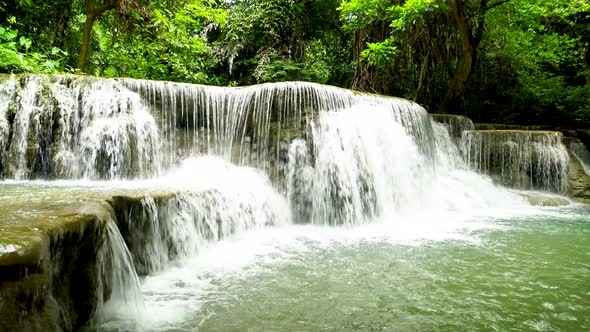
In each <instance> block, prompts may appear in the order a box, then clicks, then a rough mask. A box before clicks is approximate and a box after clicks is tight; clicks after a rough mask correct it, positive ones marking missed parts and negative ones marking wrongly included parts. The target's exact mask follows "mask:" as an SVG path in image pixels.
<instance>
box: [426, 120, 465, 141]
mask: <svg viewBox="0 0 590 332" xmlns="http://www.w3.org/2000/svg"><path fill="white" fill-rule="evenodd" d="M430 116H431V117H432V119H433V120H434V121H436V122H438V123H442V124H444V125H445V126H447V128H448V130H449V133H450V134H451V137H453V138H454V139H457V140H459V141H460V140H461V137H463V133H464V132H466V131H468V130H474V129H475V125H474V124H473V121H471V119H470V118H468V117H466V116H461V115H454V114H431V115H430Z"/></svg>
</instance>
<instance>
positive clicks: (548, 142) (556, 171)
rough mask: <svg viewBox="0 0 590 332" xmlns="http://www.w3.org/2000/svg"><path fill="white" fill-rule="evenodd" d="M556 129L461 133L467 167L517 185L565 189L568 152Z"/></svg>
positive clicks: (527, 187)
mask: <svg viewBox="0 0 590 332" xmlns="http://www.w3.org/2000/svg"><path fill="white" fill-rule="evenodd" d="M561 138H562V134H561V133H558V132H541V131H517V130H474V131H468V132H466V133H465V135H464V138H463V144H464V146H463V149H464V150H463V151H464V153H465V158H466V160H467V162H468V165H469V168H470V169H472V170H475V171H478V172H483V173H485V174H489V175H491V176H492V177H494V178H495V179H496V180H497V181H499V182H500V183H502V184H504V185H507V186H511V187H515V188H521V189H539V190H547V191H553V192H557V193H565V192H566V190H567V181H568V177H567V171H568V162H569V159H568V154H567V151H566V149H565V147H564V146H563V144H562V142H561Z"/></svg>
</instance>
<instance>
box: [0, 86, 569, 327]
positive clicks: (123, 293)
mask: <svg viewBox="0 0 590 332" xmlns="http://www.w3.org/2000/svg"><path fill="white" fill-rule="evenodd" d="M9 109H10V110H15V112H12V111H10V112H9V111H7V110H9ZM11 112H12V113H13V114H11ZM434 119H435V120H437V122H435V121H433V120H432V119H431V117H430V116H429V115H428V114H427V112H426V111H425V109H424V108H422V107H420V106H419V105H417V104H415V103H413V102H410V101H406V100H402V99H397V98H389V97H380V96H374V95H367V94H359V93H355V92H352V91H350V90H344V89H340V88H335V87H328V86H323V85H319V84H313V83H304V82H287V83H276V84H264V85H260V86H253V87H245V88H221V87H206V86H200V85H191V84H179V83H170V82H153V81H143V80H133V79H115V80H112V79H110V80H104V79H96V78H84V77H75V76H31V75H29V76H26V75H25V76H22V77H11V78H9V79H6V80H4V81H3V82H2V83H0V154H1V156H0V166H1V167H2V168H3V170H4V171H3V172H4V173H3V174H4V176H5V177H6V178H12V179H21V180H26V179H32V178H42V179H55V178H63V179H74V180H79V179H84V180H85V181H65V182H59V183H60V185H64V186H86V187H87V189H85V190H87V191H89V192H92V193H93V194H92V197H93V199H96V198H95V196H98V197H99V198H100V199H101V200H102V201H108V202H109V203H110V204H111V206H112V208H113V210H114V216H115V218H113V220H112V221H109V222H108V223H106V225H107V228H106V231H105V232H106V234H107V235H106V240H104V242H103V243H104V245H103V246H101V247H99V248H98V253H99V260H98V261H99V262H98V263H97V264H98V265H97V268H98V269H99V270H100V271H101V274H103V275H105V276H106V279H105V280H110V283H109V284H108V285H106V284H105V285H104V287H105V288H109V289H108V290H106V289H105V290H99V291H100V292H104V291H106V293H109V292H110V294H111V295H110V297H109V300H108V303H100V305H99V311H98V314H97V321H96V322H95V323H96V325H94V327H96V328H97V329H102V328H105V329H107V330H109V329H110V328H111V327H112V326H114V327H112V329H115V330H116V329H120V325H117V324H119V323H121V322H120V321H124V320H129V319H131V320H138V321H141V320H143V319H146V320H147V321H149V322H151V321H152V320H154V317H151V316H158V314H159V311H158V310H159V309H160V308H163V309H164V310H163V312H165V313H166V314H170V315H171V316H174V314H175V313H176V312H177V311H178V312H182V313H183V314H185V313H186V312H189V311H191V310H192V311H198V310H200V307H199V305H200V303H201V302H199V301H205V302H206V301H207V299H205V300H203V299H202V298H201V297H199V296H200V295H199V292H198V291H197V290H196V288H198V287H202V285H201V283H203V284H207V287H214V286H215V285H219V284H220V282H219V280H218V279H216V278H218V276H219V273H218V271H214V272H211V270H210V269H209V266H210V265H214V266H216V267H219V266H221V267H219V270H222V273H225V269H226V266H225V265H224V264H225V262H224V261H219V260H218V259H217V258H216V256H214V254H211V252H214V253H215V252H216V248H220V247H221V248H223V246H224V245H227V246H229V247H231V246H232V243H235V242H236V241H237V242H239V241H244V239H243V238H241V236H242V235H243V234H262V235H261V238H263V237H265V236H266V235H268V234H271V235H272V234H273V233H272V230H273V229H278V230H277V232H278V233H280V230H281V229H286V231H285V232H286V233H289V234H287V235H281V236H279V238H281V239H283V238H288V239H290V238H289V237H290V236H291V237H296V238H297V239H296V241H295V242H298V241H302V242H304V243H305V241H308V240H309V238H310V237H311V238H313V236H315V234H316V233H317V234H319V235H318V236H320V237H321V236H323V235H325V234H326V233H328V232H331V230H328V229H327V228H326V227H321V226H316V225H346V226H349V227H338V228H336V232H344V233H345V232H346V231H347V230H349V229H354V228H351V227H350V226H351V225H355V227H362V226H372V225H377V226H378V227H379V225H388V227H389V225H397V226H399V225H412V224H413V223H417V226H415V227H413V228H412V227H409V230H408V229H404V228H394V229H393V231H392V230H391V229H389V228H384V230H385V231H386V233H388V232H389V233H396V232H399V233H400V234H402V235H403V234H406V235H407V234H408V232H409V234H415V233H420V234H422V232H426V233H428V232H427V231H426V229H428V230H430V233H429V234H430V235H432V236H433V237H435V238H440V237H444V236H442V235H441V234H447V233H446V232H448V229H446V228H445V227H446V226H445V225H446V224H445V221H448V219H452V218H455V217H456V218H459V217H457V216H460V217H461V218H465V217H464V216H465V215H468V216H481V215H484V216H485V214H486V213H487V212H488V211H495V210H494V209H496V210H498V209H508V210H510V209H512V208H516V209H515V210H519V211H524V210H526V209H525V208H524V207H525V206H526V204H525V201H524V199H523V198H522V197H520V196H519V195H518V194H515V193H514V192H513V191H511V190H508V189H504V188H501V187H499V186H497V185H495V184H494V183H492V180H491V179H490V178H489V177H488V176H486V175H482V174H478V173H476V172H474V170H476V171H479V172H481V173H485V174H489V175H491V176H492V177H496V176H498V175H499V176H501V177H503V179H504V181H503V182H502V181H501V182H502V183H509V184H510V185H511V186H514V187H517V188H526V189H529V188H536V189H544V190H552V191H556V192H559V193H563V192H565V186H566V180H567V175H566V172H567V152H565V150H564V149H563V146H562V145H561V141H560V139H561V137H560V136H559V135H558V134H550V133H542V134H521V133H510V134H508V135H506V136H502V135H499V134H496V133H493V134H492V133H486V132H481V131H473V130H472V129H473V123H472V122H471V121H470V120H469V119H467V118H464V117H461V118H458V117H443V118H440V117H438V118H437V117H434ZM461 136H463V137H464V138H463V144H462V145H461V144H459V143H460V137H461ZM460 145H461V146H460ZM462 150H463V151H462ZM518 174H527V176H526V177H519V175H518ZM87 180H110V181H97V182H93V181H87ZM41 183H42V184H43V185H54V184H53V182H49V184H48V183H46V182H41ZM64 183H65V184H64ZM16 184H17V185H20V184H23V185H24V186H26V185H27V184H28V182H24V183H23V182H16ZM86 187H85V188H86ZM95 187H96V188H95ZM0 189H2V188H0ZM97 193H100V194H97ZM89 195H90V194H89ZM81 202H82V200H81ZM0 203H1V202H0ZM424 220H426V221H424ZM293 224H303V225H293ZM305 224H315V225H305ZM361 224H365V225H361ZM439 224H442V226H440V225H439ZM451 224H452V223H451ZM115 225H116V226H115ZM478 225H479V224H478ZM268 226H278V227H268ZM378 227H377V229H379V228H378ZM437 227H440V228H437ZM449 227H451V228H452V227H455V224H452V226H449ZM457 227H466V228H469V227H472V225H465V224H460V226H457ZM380 230H381V229H380ZM119 231H120V233H119ZM365 231H366V229H365ZM369 231H370V229H369ZM268 232H270V233H268ZM291 232H292V233H293V234H290V233H291ZM353 232H354V231H353ZM404 232H406V233H404ZM298 234H303V235H302V236H301V237H302V238H303V240H300V239H299V238H298V236H299V235H298ZM311 234H313V235H311ZM274 235H276V234H274ZM379 235H381V234H379ZM386 236H392V235H391V234H386ZM371 237H377V236H375V235H371ZM328 238H329V239H330V240H328V241H327V243H331V242H330V241H331V238H330V237H328ZM291 240H292V239H290V240H289V241H291ZM253 241H254V242H256V241H258V242H256V245H254V250H252V251H251V252H250V251H248V250H237V251H235V250H234V251H233V252H232V254H231V255H227V256H223V255H222V257H224V259H226V260H232V259H235V260H239V259H242V258H243V260H244V261H246V263H244V262H243V261H242V262H236V266H243V265H247V264H249V263H247V262H250V261H257V259H259V257H258V256H260V255H262V256H264V255H266V254H267V252H265V250H267V249H268V248H269V247H272V248H271V249H269V250H270V252H273V253H278V254H277V256H281V257H283V256H289V250H291V248H290V247H286V248H287V249H285V248H280V249H276V247H275V246H282V244H281V243H279V244H277V243H273V244H272V245H266V244H265V245H261V244H260V241H263V240H260V239H256V240H253ZM269 241H271V242H272V241H273V239H272V238H270V239H269ZM216 242H221V243H217V244H215V245H213V243H216ZM246 242H248V241H246ZM295 247H296V250H302V249H301V248H300V247H301V246H297V244H296V245H295ZM219 250H221V249H219ZM257 250H258V251H257ZM294 250H295V249H294ZM336 250H338V249H336ZM259 253H261V254H260V255H259ZM0 255H1V253H0ZM208 255H213V258H210V256H208ZM248 255H250V256H248ZM246 256H247V257H246ZM295 256H297V255H295ZM262 260H263V261H265V262H266V260H265V259H262ZM270 260H272V259H270ZM107 262H108V263H107ZM131 262H132V263H131ZM203 262H206V264H204V263H203ZM232 262H233V261H232ZM101 264H102V265H101ZM216 264H217V265H216ZM326 264H330V262H327V263H326ZM228 269H229V268H228ZM136 272H137V274H139V275H140V276H141V278H142V279H141V287H142V290H143V292H144V294H143V295H144V299H145V301H146V310H147V313H142V310H143V307H142V299H141V296H138V295H137V294H138V288H137V285H138V278H137V274H136ZM389 274H391V273H389ZM162 284H164V285H165V286H164V287H162ZM101 287H102V286H101ZM99 288H100V287H99ZM205 297H206V296H205ZM105 299H106V297H105ZM197 302H199V303H197ZM119 307H124V308H130V309H133V308H135V309H133V310H130V311H131V312H130V313H127V314H126V313H122V312H121V311H120V310H119V309H117V308H119ZM154 308H155V309H154ZM156 311H158V314H154V312H156ZM181 319H184V318H181ZM113 320H114V321H115V322H113ZM111 323H112V324H114V325H111ZM121 324H123V323H121ZM197 325H198V324H197ZM130 326H131V327H129V328H127V327H125V328H123V329H134V328H135V327H136V326H135V325H134V324H133V323H132V324H131V325H130ZM169 327H170V326H164V327H162V329H165V328H169ZM177 327H179V325H173V327H172V328H173V329H175V328H177ZM140 328H153V327H151V326H150V327H146V326H143V325H141V324H140ZM193 328H194V326H193Z"/></svg>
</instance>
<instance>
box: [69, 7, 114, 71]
mask: <svg viewBox="0 0 590 332" xmlns="http://www.w3.org/2000/svg"><path fill="white" fill-rule="evenodd" d="M116 7H117V0H104V2H103V3H102V4H100V5H98V7H97V4H96V2H95V0H86V21H85V22H84V30H83V33H82V46H81V47H80V58H79V60H78V69H80V71H84V70H85V69H86V60H87V58H88V46H89V45H90V33H91V32H92V26H93V25H94V21H95V20H96V19H97V18H98V17H100V15H102V14H103V13H104V12H106V11H108V10H111V9H114V8H116Z"/></svg>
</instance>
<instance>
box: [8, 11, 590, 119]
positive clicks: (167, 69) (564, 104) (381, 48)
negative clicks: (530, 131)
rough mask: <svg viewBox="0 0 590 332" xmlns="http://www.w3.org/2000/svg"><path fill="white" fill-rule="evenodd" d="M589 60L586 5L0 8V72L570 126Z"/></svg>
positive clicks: (580, 113) (580, 111) (584, 107)
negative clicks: (366, 98)
mask: <svg viewBox="0 0 590 332" xmlns="http://www.w3.org/2000/svg"><path fill="white" fill-rule="evenodd" d="M589 64H590V2H589V1H588V0H574V1H571V0H568V1H566V0H233V1H227V0H156V1H145V0H85V1H79V0H57V1H53V2H39V1H33V0H0V71H1V72H15V73H18V72H45V73H54V72H72V73H85V74H88V75H97V76H104V77H118V76H123V77H133V78H143V79H156V80H172V81H179V82H192V83H202V84H213V85H232V86H233V85H249V84H257V83H264V82H276V81H285V80H306V81H314V82H320V83H326V84H332V85H337V86H342V87H347V88H353V89H357V90H361V91H368V92H374V93H382V94H388V95H395V96H400V97H404V98H409V99H412V100H415V101H417V102H419V103H421V104H422V105H424V106H425V107H426V108H427V109H428V110H429V111H432V112H443V113H455V114H466V115H468V116H470V117H472V118H474V119H475V120H477V121H494V122H507V123H521V124H529V123H530V124H543V123H550V124H556V123H557V124H563V125H578V126H579V125H587V124H588V123H589V122H590V106H589V105H590V67H589Z"/></svg>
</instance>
